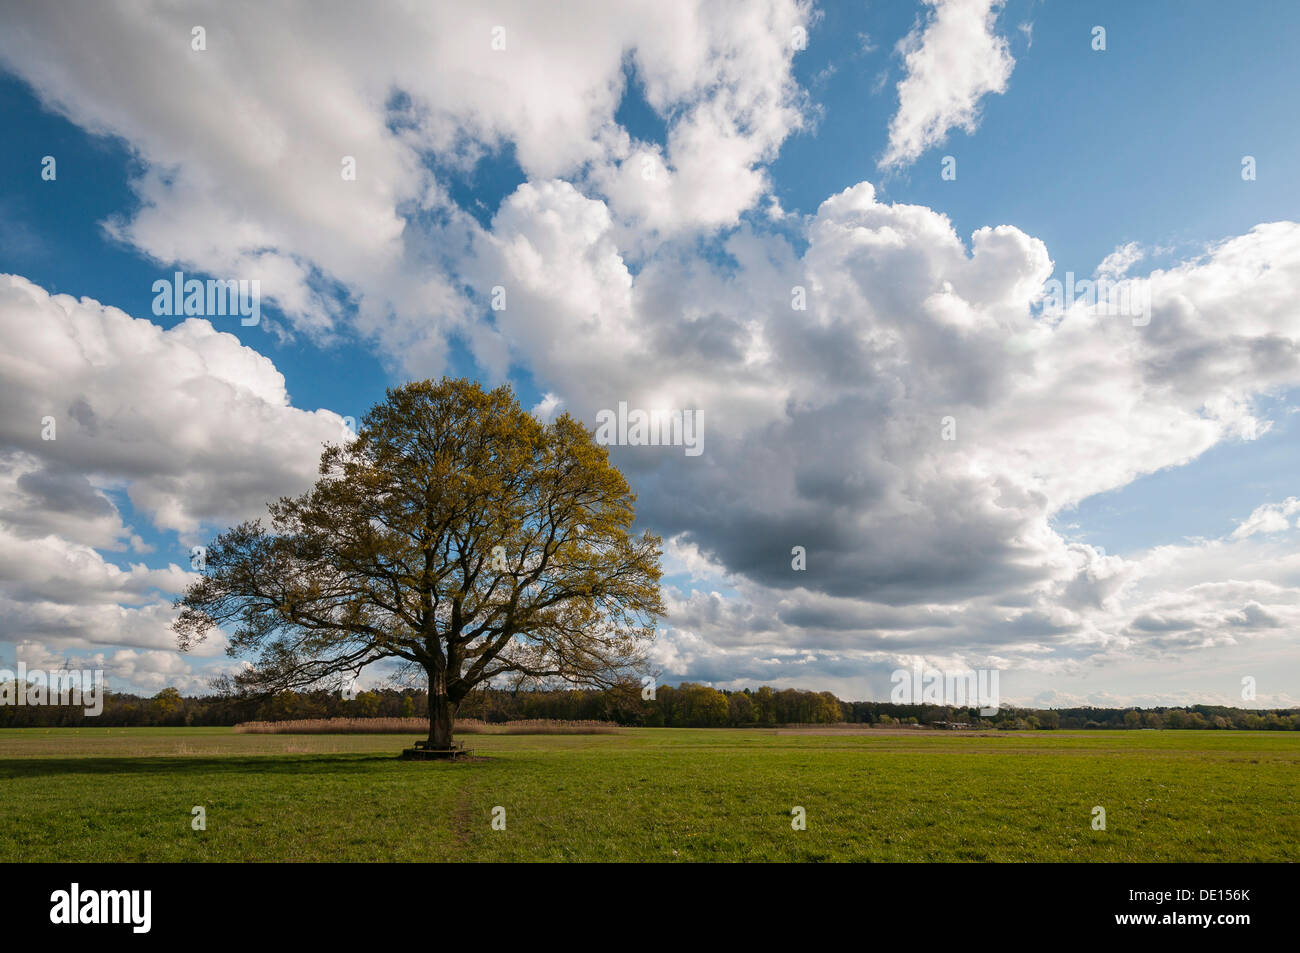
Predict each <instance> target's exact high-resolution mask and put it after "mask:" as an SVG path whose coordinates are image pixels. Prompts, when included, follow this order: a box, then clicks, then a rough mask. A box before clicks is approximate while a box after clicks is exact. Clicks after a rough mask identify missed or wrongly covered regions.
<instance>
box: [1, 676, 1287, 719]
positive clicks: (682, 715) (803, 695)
mask: <svg viewBox="0 0 1300 953" xmlns="http://www.w3.org/2000/svg"><path fill="white" fill-rule="evenodd" d="M426 717H428V696H427V695H426V694H425V693H424V692H423V691H419V690H415V689H405V690H399V689H380V690H375V691H366V692H360V693H359V694H357V696H356V697H355V698H350V699H348V698H343V697H342V696H341V694H340V693H339V692H337V691H333V692H329V691H314V692H282V693H280V694H277V695H273V696H271V697H263V698H239V697H234V696H229V695H208V696H199V697H186V696H183V695H181V694H180V693H179V692H178V691H176V689H174V688H165V689H163V690H162V691H161V692H159V693H158V694H157V695H154V696H153V697H152V698H146V697H141V696H138V695H126V694H117V693H112V692H108V693H105V697H104V710H103V713H102V714H100V715H99V716H97V717H88V716H86V715H85V714H84V713H83V710H82V709H81V708H79V707H56V706H26V705H0V728H51V727H61V726H77V725H85V726H90V727H131V726H138V727H149V726H181V725H235V724H238V723H239V722H246V721H288V720H291V719H305V718H426ZM459 717H462V718H478V719H481V720H483V721H485V722H489V723H493V724H500V723H503V722H508V721H520V720H525V719H529V720H531V719H554V720H558V721H607V722H614V723H616V724H619V725H633V726H635V725H643V726H650V727H669V728H728V727H731V728H747V727H764V726H774V725H793V724H803V725H829V724H842V723H851V724H872V725H908V724H914V725H930V726H937V725H940V724H941V723H943V724H947V725H954V724H968V725H970V726H971V727H992V728H998V729H1003V730H1012V729H1022V730H1023V729H1053V728H1072V729H1073V728H1130V729H1131V728H1238V729H1251V730H1258V729H1272V730H1281V731H1294V730H1296V729H1298V728H1300V710H1297V709H1280V710H1254V709H1242V708H1227V707H1223V706H1220V705H1192V706H1190V707H1187V708H1147V709H1124V708H1057V709H1037V708H1001V709H999V711H998V713H997V714H996V715H994V716H991V717H988V718H981V717H980V715H979V712H978V711H977V710H976V709H973V708H969V709H968V708H950V707H944V706H941V705H895V704H891V703H889V702H846V701H841V700H840V699H838V698H836V697H835V696H834V695H832V694H831V693H830V692H807V691H799V690H797V689H793V688H786V689H780V690H777V689H773V688H769V687H767V686H764V687H762V688H759V689H757V690H750V689H745V690H744V691H736V692H729V691H720V690H718V689H716V688H710V687H709V686H707V685H696V684H692V683H690V682H684V683H682V684H681V685H678V686H676V687H672V686H667V685H663V686H659V687H658V688H657V689H656V690H655V693H654V697H653V698H642V689H641V686H640V685H639V684H628V685H624V686H619V687H617V688H613V689H609V690H605V691H595V690H576V689H570V690H553V691H518V692H512V691H505V690H497V689H492V690H488V691H485V692H476V693H475V694H474V695H473V696H472V697H471V698H470V699H467V700H466V702H465V703H464V704H462V705H461V708H460V713H459Z"/></svg>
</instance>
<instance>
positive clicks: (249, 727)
mask: <svg viewBox="0 0 1300 953" xmlns="http://www.w3.org/2000/svg"><path fill="white" fill-rule="evenodd" d="M234 730H235V731H236V732H238V733H241V734H261V735H408V734H412V733H415V734H419V735H424V734H428V731H429V721H428V719H426V718H302V719H298V720H295V721H246V722H243V723H242V724H238V725H235V728H234ZM621 730H622V729H621V728H620V727H619V726H618V725H616V724H614V722H612V721H559V720H556V719H551V718H533V719H526V720H521V721H510V722H504V723H501V724H490V723H488V722H486V721H480V720H479V719H477V718H465V719H461V720H458V721H457V722H456V733H457V734H458V735H459V734H464V735H603V734H614V733H615V732H618V731H621Z"/></svg>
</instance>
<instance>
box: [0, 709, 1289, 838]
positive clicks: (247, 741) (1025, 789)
mask: <svg viewBox="0 0 1300 953" xmlns="http://www.w3.org/2000/svg"><path fill="white" fill-rule="evenodd" d="M413 740H414V738H413V737H412V736H408V735H374V734H353V735H282V734H255V733H235V732H234V731H232V730H231V729H229V728H156V729H151V728H107V729H106V728H80V729H49V730H46V729H7V730H2V731H0V861H23V860H29V861H389V860H391V861H613V860H618V861H1028V860H1037V861H1086V862H1107V861H1212V862H1213V861H1296V860H1300V735H1297V734H1296V733H1292V732H1245V731H1088V732H1082V731H1080V732H1065V731H1059V732H1049V731H1039V732H989V733H983V734H976V735H959V734H955V733H947V732H929V731H911V732H908V731H896V732H885V731H878V730H877V731H870V730H867V731H834V730H831V731H823V732H803V731H779V730H751V729H699V730H696V729H679V728H678V729H673V728H668V729H655V728H630V729H620V730H619V731H617V732H614V733H602V734H592V735H496V734H488V735H474V736H467V737H466V738H465V739H464V740H465V742H466V744H467V745H468V746H469V747H471V748H472V749H473V750H474V753H475V755H476V756H478V759H477V760H474V761H470V762H456V763H437V762H404V761H400V760H398V759H397V757H396V755H397V753H398V752H399V750H400V749H401V748H402V747H404V746H406V745H408V744H410V742H411V741H413ZM195 806H202V807H203V808H204V811H205V814H206V830H197V831H196V830H193V829H192V826H191V821H192V809H193V808H194V807H195ZM1097 806H1100V807H1103V808H1104V809H1105V812H1106V814H1105V820H1106V828H1105V830H1095V829H1094V828H1093V818H1094V814H1093V809H1094V807H1097ZM795 807H802V808H804V811H805V814H806V829H805V830H795V829H794V828H793V827H792V823H791V821H792V813H791V812H792V810H793V809H794V808H795ZM494 808H504V830H495V829H493V826H492V820H493V816H494ZM496 815H497V816H498V817H501V816H502V813H501V812H500V811H497V812H496Z"/></svg>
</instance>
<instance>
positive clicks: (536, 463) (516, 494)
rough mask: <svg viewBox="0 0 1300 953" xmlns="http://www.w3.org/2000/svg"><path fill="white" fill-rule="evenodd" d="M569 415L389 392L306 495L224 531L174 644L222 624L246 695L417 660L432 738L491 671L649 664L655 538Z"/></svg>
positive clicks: (468, 394)
mask: <svg viewBox="0 0 1300 953" xmlns="http://www.w3.org/2000/svg"><path fill="white" fill-rule="evenodd" d="M635 499H636V497H635V495H634V494H633V493H632V491H631V490H630V489H629V487H628V484H627V481H626V480H625V479H624V478H623V475H622V474H621V473H620V472H619V471H618V470H617V469H616V468H615V467H614V466H613V465H611V464H610V462H609V458H608V451H607V450H606V448H604V447H602V446H600V445H598V444H597V443H596V442H595V441H594V440H593V438H592V434H591V432H589V431H588V430H587V429H586V428H585V427H583V426H582V424H581V423H580V422H578V421H577V420H575V419H574V418H572V417H571V416H569V415H568V414H565V415H562V416H561V417H559V418H558V419H557V420H555V422H554V423H551V424H549V425H543V424H542V423H540V422H539V421H538V420H537V419H535V418H534V417H533V416H532V415H531V414H529V413H527V412H526V411H525V410H523V408H522V407H520V405H519V403H518V401H517V400H516V399H515V396H514V394H513V393H512V391H511V390H510V389H509V388H508V387H501V388H498V389H496V390H493V391H485V390H484V389H483V388H481V387H480V386H479V385H478V384H477V383H474V382H472V381H465V380H443V381H441V382H434V381H424V382H419V383H412V384H407V385H405V386H403V387H399V388H396V389H392V390H389V391H388V396H387V399H386V400H385V401H384V402H383V403H381V404H379V405H377V406H376V407H374V408H373V409H372V410H371V411H370V412H369V413H368V414H367V415H366V417H365V419H364V421H363V423H362V426H361V427H360V429H359V431H358V433H357V436H356V438H355V439H353V440H349V441H346V442H345V443H343V444H341V445H337V446H335V445H327V446H326V448H325V451H324V453H323V454H322V455H321V461H320V479H319V480H318V481H317V483H316V485H315V487H314V488H313V489H312V490H311V491H310V492H308V493H306V494H304V495H303V496H300V497H297V498H289V497H285V498H282V499H280V500H279V501H278V502H276V503H272V504H270V506H269V507H268V509H269V511H270V527H269V529H268V528H265V527H263V525H262V522H261V520H256V521H252V522H247V523H243V524H241V525H239V526H237V527H235V528H233V529H231V530H229V531H228V532H225V533H223V534H221V535H220V536H219V537H218V538H217V539H216V540H215V541H214V542H213V543H212V545H211V546H210V547H209V548H208V553H207V558H206V567H205V569H204V570H203V576H202V577H201V578H200V579H199V580H198V581H197V582H195V583H194V584H193V585H192V586H191V587H190V588H189V590H188V591H187V592H186V593H185V595H184V596H183V598H181V599H180V600H178V602H177V605H178V606H179V607H181V608H182V610H183V611H182V612H181V614H180V616H179V618H178V619H177V621H176V623H175V630H176V633H177V639H178V642H179V645H180V647H181V648H182V649H188V648H190V647H191V646H192V645H194V644H195V643H196V642H199V641H202V640H203V639H204V638H205V637H206V636H207V635H208V634H209V633H210V632H212V631H213V630H214V629H216V628H220V629H222V630H225V631H226V632H227V635H228V638H229V646H228V652H229V653H230V654H231V655H232V656H235V657H242V658H247V659H249V660H250V661H251V663H252V664H251V667H249V668H247V669H246V670H245V671H243V672H242V673H240V674H238V675H236V676H235V682H236V685H237V686H238V687H239V688H240V689H241V690H245V691H258V692H270V691H276V690H281V689H287V688H301V687H310V686H320V685H323V684H330V682H331V679H341V678H344V677H346V676H348V675H350V674H352V673H356V672H358V671H359V670H360V669H361V667H363V666H365V665H368V664H370V663H372V662H377V661H379V660H381V659H387V658H396V659H402V660H405V661H406V662H407V663H410V664H411V665H413V666H416V667H418V668H419V669H422V670H423V672H424V674H425V675H426V676H427V678H428V686H429V742H430V743H431V744H432V745H434V746H436V747H446V746H449V745H450V744H451V742H452V731H453V725H454V721H455V717H456V711H457V709H458V707H459V705H460V703H461V702H462V701H463V699H464V698H465V697H466V695H467V694H468V693H469V692H470V690H471V689H472V688H474V686H476V685H480V684H483V683H485V682H488V681H489V680H491V681H493V682H494V683H501V682H502V681H516V682H519V681H526V680H536V681H539V682H541V681H551V682H554V681H567V682H570V683H573V684H578V685H597V686H608V685H611V684H614V683H616V682H618V681H622V680H625V679H627V678H628V677H630V676H634V675H636V674H639V673H640V672H641V671H643V670H644V664H645V651H646V649H647V647H648V645H649V643H650V641H651V640H652V639H653V637H654V626H655V621H656V618H657V617H658V616H659V615H661V614H663V611H664V609H663V604H662V602H661V600H660V596H659V586H658V581H659V577H660V574H661V573H660V569H659V559H660V556H661V549H660V540H659V539H658V538H657V537H655V536H653V535H651V534H650V533H642V534H641V535H640V536H634V535H633V534H632V532H631V526H632V522H633V518H634V510H633V504H634V502H635Z"/></svg>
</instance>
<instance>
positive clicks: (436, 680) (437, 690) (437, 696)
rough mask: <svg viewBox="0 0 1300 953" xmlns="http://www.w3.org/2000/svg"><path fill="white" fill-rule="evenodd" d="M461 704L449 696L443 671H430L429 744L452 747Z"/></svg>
mask: <svg viewBox="0 0 1300 953" xmlns="http://www.w3.org/2000/svg"><path fill="white" fill-rule="evenodd" d="M459 707H460V706H459V705H457V704H456V703H455V702H453V701H452V700H451V699H450V698H448V697H447V682H446V678H445V677H444V676H443V675H442V673H440V672H439V673H434V672H430V673H429V744H431V745H433V746H434V747H435V748H450V747H451V740H452V726H453V725H454V724H455V723H456V709H457V708H459Z"/></svg>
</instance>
